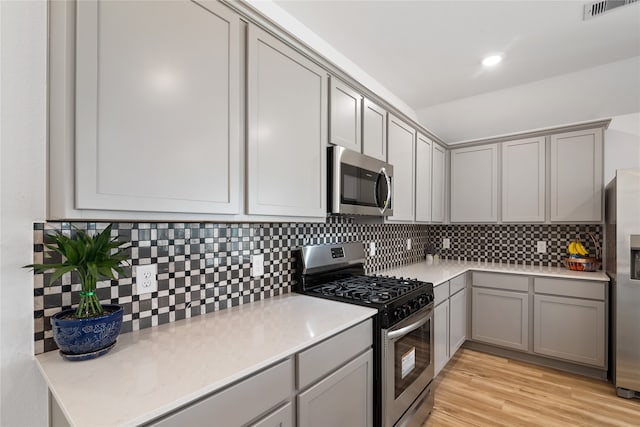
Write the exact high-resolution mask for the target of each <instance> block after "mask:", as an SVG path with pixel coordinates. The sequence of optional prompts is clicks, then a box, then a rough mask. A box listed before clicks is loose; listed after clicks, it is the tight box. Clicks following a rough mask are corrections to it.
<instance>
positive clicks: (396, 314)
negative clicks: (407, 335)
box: [393, 307, 402, 319]
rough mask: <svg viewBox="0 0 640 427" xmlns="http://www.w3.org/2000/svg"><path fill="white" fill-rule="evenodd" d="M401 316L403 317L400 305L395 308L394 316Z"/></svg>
mask: <svg viewBox="0 0 640 427" xmlns="http://www.w3.org/2000/svg"><path fill="white" fill-rule="evenodd" d="M401 317H402V309H401V308H400V307H398V308H396V309H395V310H393V318H394V319H399V318H401Z"/></svg>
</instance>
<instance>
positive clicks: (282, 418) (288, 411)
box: [251, 403, 293, 427]
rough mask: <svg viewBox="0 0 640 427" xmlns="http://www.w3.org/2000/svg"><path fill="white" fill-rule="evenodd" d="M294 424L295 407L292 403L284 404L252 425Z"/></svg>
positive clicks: (256, 426) (279, 426) (281, 426)
mask: <svg viewBox="0 0 640 427" xmlns="http://www.w3.org/2000/svg"><path fill="white" fill-rule="evenodd" d="M291 426H293V407H292V405H291V403H287V404H286V405H283V406H282V407H281V408H278V409H276V410H275V411H273V412H272V413H271V414H269V415H267V416H266V417H264V418H262V419H261V420H260V421H258V422H256V423H254V424H251V427H291Z"/></svg>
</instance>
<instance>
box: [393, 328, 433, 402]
mask: <svg viewBox="0 0 640 427" xmlns="http://www.w3.org/2000/svg"><path fill="white" fill-rule="evenodd" d="M393 351H394V361H395V364H394V367H393V369H394V373H393V375H394V385H395V392H394V398H395V399H397V398H398V396H400V395H401V394H402V392H404V391H405V390H406V389H407V388H408V387H410V386H411V384H413V382H414V381H415V380H416V379H417V378H418V377H419V376H420V375H421V374H423V373H424V371H425V370H426V369H428V368H429V365H430V364H431V351H432V350H431V320H428V321H427V323H425V324H424V325H422V327H420V328H418V329H416V330H414V331H412V332H409V333H408V334H407V335H405V336H403V337H402V338H399V339H398V340H396V341H395V343H394V349H393Z"/></svg>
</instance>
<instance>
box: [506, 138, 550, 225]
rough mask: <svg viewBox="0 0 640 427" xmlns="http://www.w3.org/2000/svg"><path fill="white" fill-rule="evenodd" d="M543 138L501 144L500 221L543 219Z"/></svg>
mask: <svg viewBox="0 0 640 427" xmlns="http://www.w3.org/2000/svg"><path fill="white" fill-rule="evenodd" d="M545 176H546V168H545V138H544V137H538V138H531V139H524V140H518V141H509V142H505V143H503V144H502V221H504V222H544V217H545V200H546V198H545V185H546V184H545Z"/></svg>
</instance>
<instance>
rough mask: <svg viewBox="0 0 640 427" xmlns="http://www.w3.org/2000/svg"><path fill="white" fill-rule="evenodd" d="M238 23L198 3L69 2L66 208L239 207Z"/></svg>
mask: <svg viewBox="0 0 640 427" xmlns="http://www.w3.org/2000/svg"><path fill="white" fill-rule="evenodd" d="M56 7H57V6H56ZM56 13H57V12H56ZM239 23H240V21H239V16H238V15H236V14H235V13H233V12H231V11H230V10H229V9H227V8H226V7H225V6H223V5H221V4H219V3H217V2H210V1H206V2H203V4H202V5H198V4H195V3H193V2H189V1H171V2H144V1H139V2H113V1H79V2H77V19H76V38H75V40H76V46H75V49H76V51H75V54H76V69H75V78H76V80H75V174H76V175H75V206H74V207H75V209H96V210H116V211H117V210H126V211H147V212H184V213H223V214H233V213H239V212H240V209H241V204H240V201H241V197H242V192H241V191H240V190H241V189H240V176H241V175H240V174H241V169H240V168H239V167H238V166H239V165H240V164H241V161H240V132H239V129H240V116H239V115H240V106H239V100H240V92H239V87H240V83H239V78H240V72H239V71H240V70H239V55H240V45H239V35H240V29H239ZM52 55H53V56H54V57H55V59H52V61H53V62H52V64H53V67H54V68H56V69H55V70H53V71H52V72H53V74H52V78H54V79H63V77H61V76H60V75H59V74H56V73H58V69H59V68H58V67H59V66H60V64H61V62H62V61H66V60H67V59H65V58H68V56H65V55H67V53H66V52H62V50H58V49H57V48H56V50H54V51H52ZM64 78H66V77H64ZM56 81H57V80H56ZM58 83H59V81H58ZM58 83H56V84H55V87H52V96H53V97H57V96H58V95H59V93H60V91H65V90H71V89H67V87H68V86H65V85H64V84H58ZM71 87H73V86H71ZM56 105H57V104H56ZM52 108H57V107H52ZM69 111H73V109H71V110H69ZM71 114H72V113H71ZM52 117H53V116H52ZM53 120H54V121H55V125H54V126H55V129H53V130H52V133H53V134H54V135H55V136H54V138H57V137H58V135H59V133H58V127H59V126H61V122H59V121H58V120H57V119H56V118H55V117H53ZM59 155H60V154H58V153H56V154H54V155H53V156H52V161H53V162H56V157H55V156H59ZM59 184H60V182H59V181H57V180H56V179H52V183H51V185H52V186H58V185H59Z"/></svg>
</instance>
